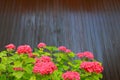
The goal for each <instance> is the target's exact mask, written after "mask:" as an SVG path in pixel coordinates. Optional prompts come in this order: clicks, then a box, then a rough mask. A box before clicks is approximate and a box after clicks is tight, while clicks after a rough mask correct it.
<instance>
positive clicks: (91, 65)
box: [80, 62, 103, 73]
mask: <svg viewBox="0 0 120 80" xmlns="http://www.w3.org/2000/svg"><path fill="white" fill-rule="evenodd" d="M80 68H81V69H84V70H85V71H87V72H95V73H101V72H102V71H103V67H102V66H101V65H100V63H99V62H82V63H81V65H80Z"/></svg>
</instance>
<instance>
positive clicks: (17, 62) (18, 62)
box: [14, 61, 22, 67]
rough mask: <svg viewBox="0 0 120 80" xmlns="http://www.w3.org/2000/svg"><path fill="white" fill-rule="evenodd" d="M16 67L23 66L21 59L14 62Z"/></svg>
mask: <svg viewBox="0 0 120 80" xmlns="http://www.w3.org/2000/svg"><path fill="white" fill-rule="evenodd" d="M14 67H22V62H20V61H15V62H14Z"/></svg>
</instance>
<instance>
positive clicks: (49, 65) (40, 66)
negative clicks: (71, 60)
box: [33, 62, 57, 75]
mask: <svg viewBox="0 0 120 80" xmlns="http://www.w3.org/2000/svg"><path fill="white" fill-rule="evenodd" d="M56 69H57V67H56V65H55V64H54V63H53V62H38V63H36V64H35V66H34V68H33V73H38V74H41V75H47V74H52V73H53V72H54V71H55V70H56Z"/></svg>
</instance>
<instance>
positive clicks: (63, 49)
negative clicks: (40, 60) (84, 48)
mask: <svg viewBox="0 0 120 80" xmlns="http://www.w3.org/2000/svg"><path fill="white" fill-rule="evenodd" d="M58 50H59V51H63V52H65V53H70V52H71V50H70V49H67V48H66V47H65V46H60V47H58Z"/></svg>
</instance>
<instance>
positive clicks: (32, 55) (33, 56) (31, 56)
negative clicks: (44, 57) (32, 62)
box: [28, 53, 37, 58]
mask: <svg viewBox="0 0 120 80" xmlns="http://www.w3.org/2000/svg"><path fill="white" fill-rule="evenodd" d="M28 56H29V57H30V58H35V57H36V56H37V55H35V54H33V53H29V54H28Z"/></svg>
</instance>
